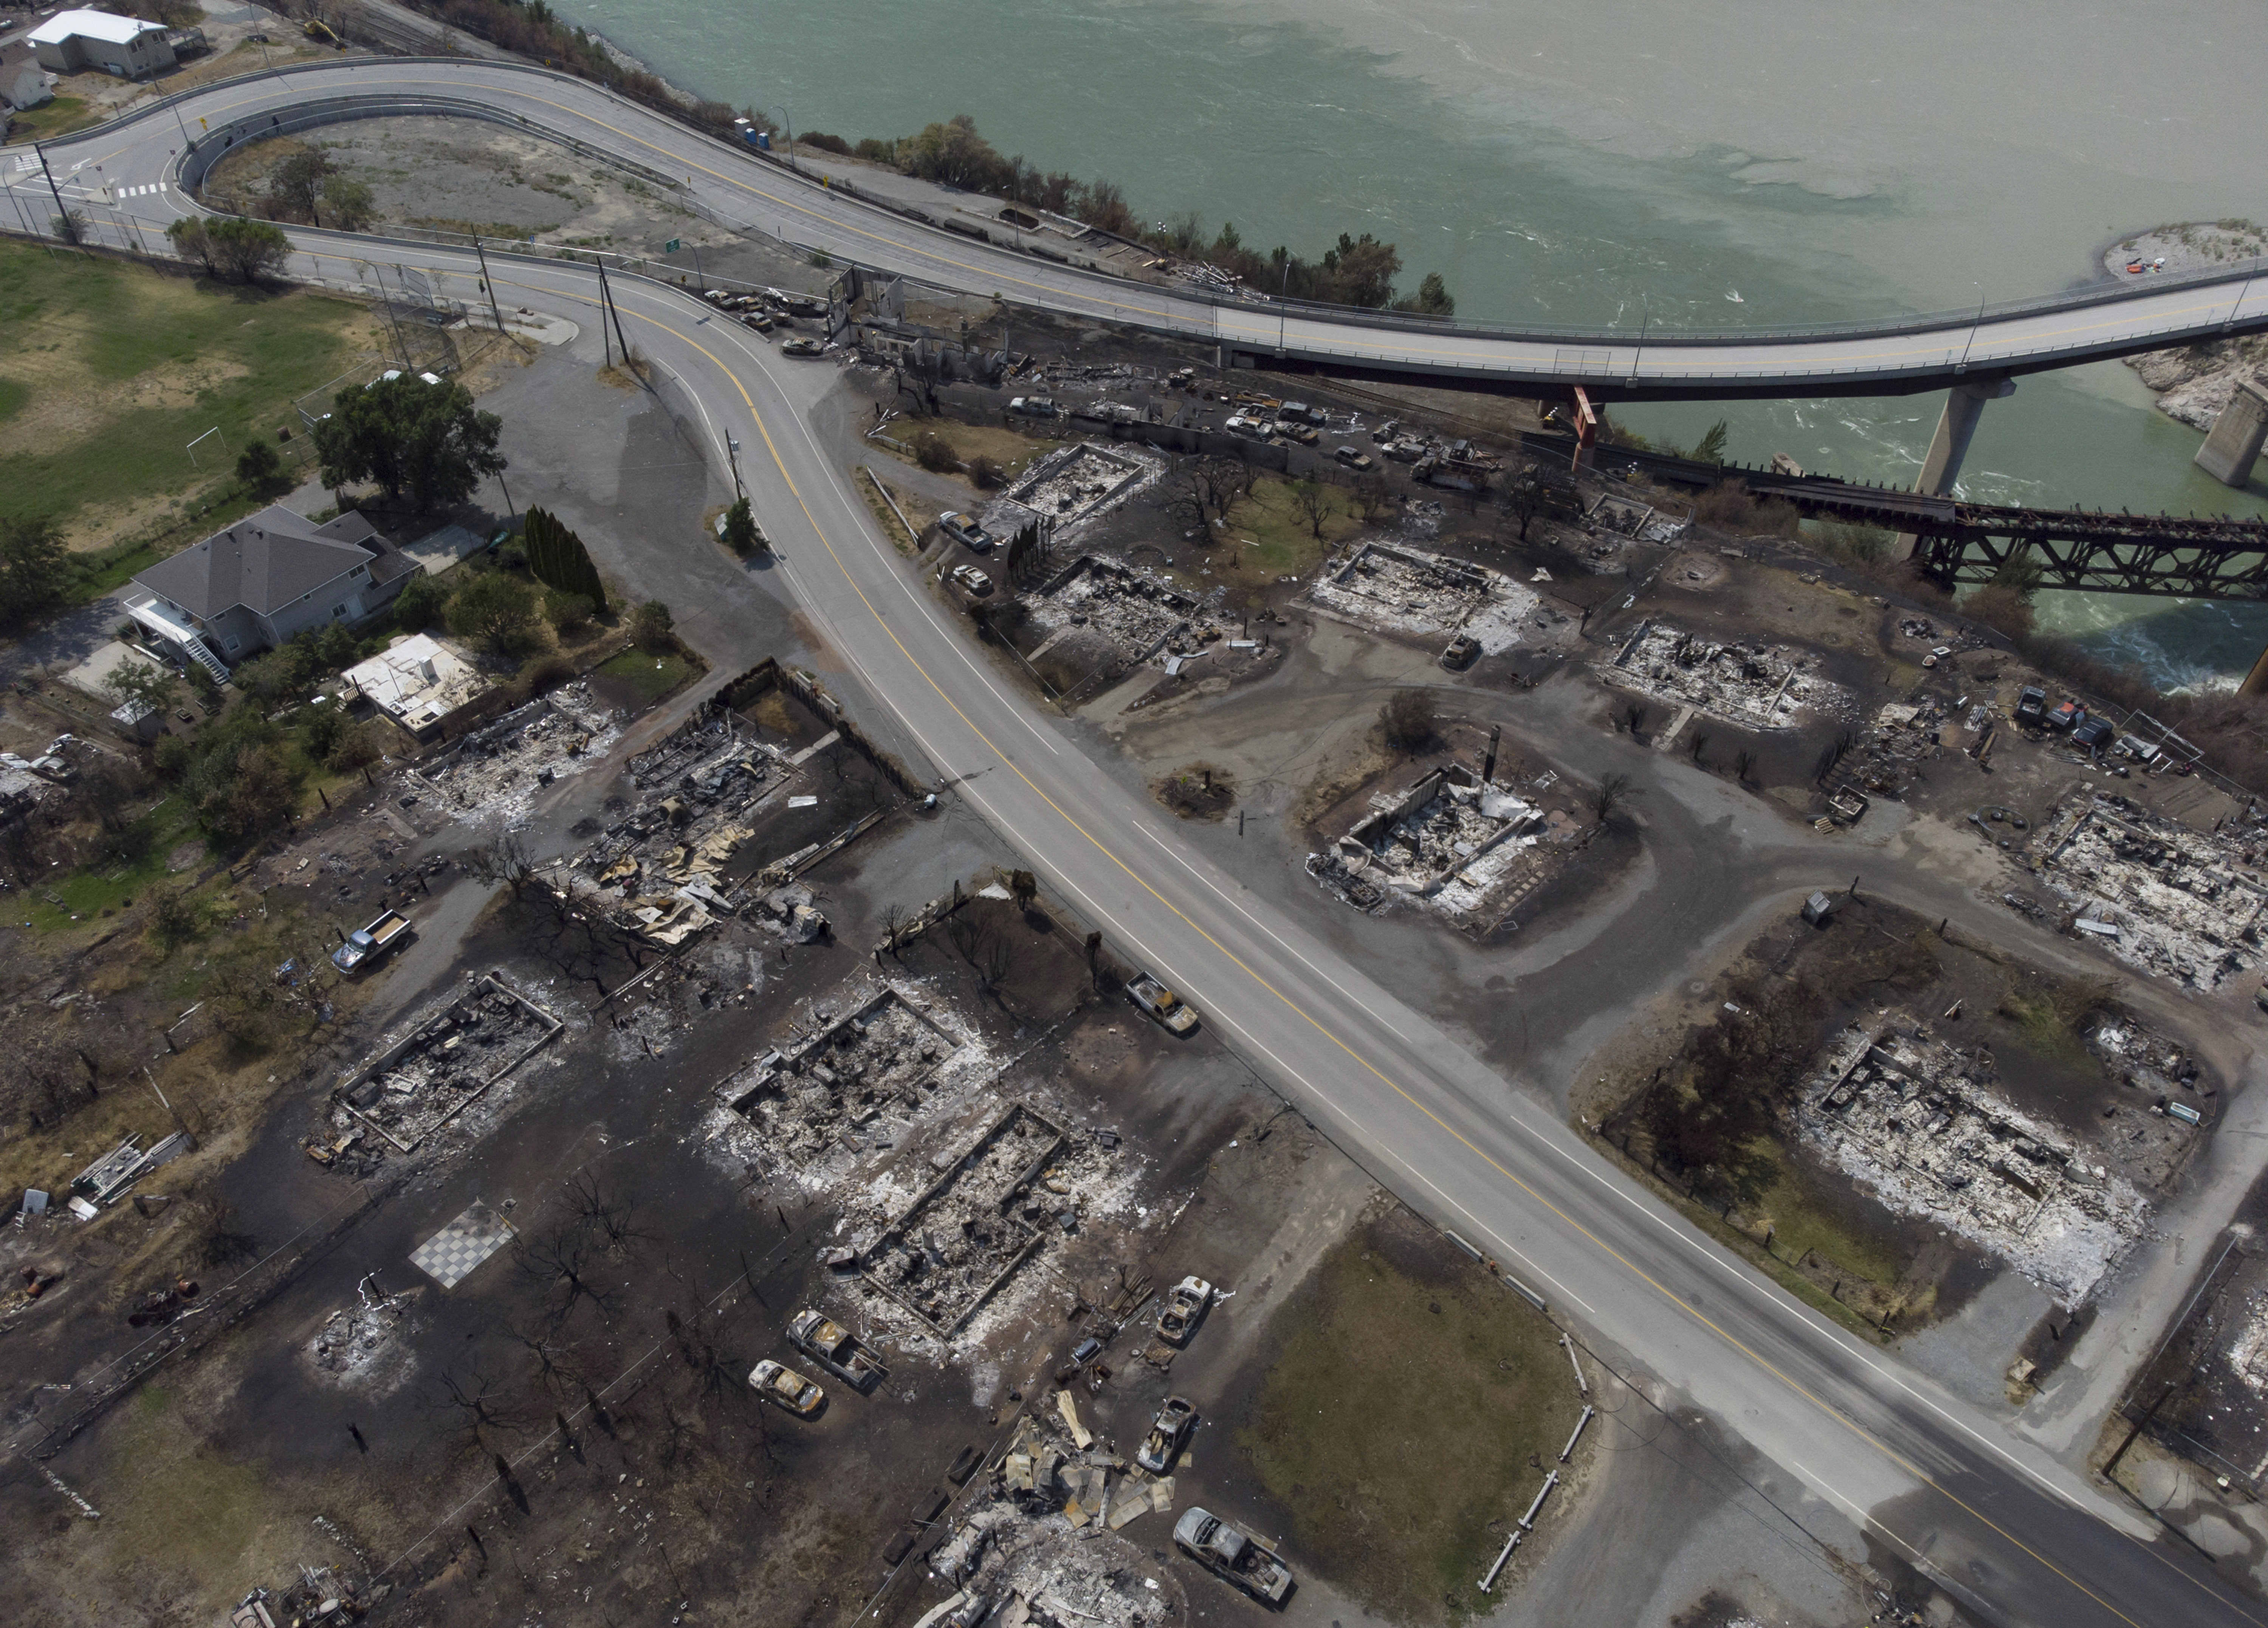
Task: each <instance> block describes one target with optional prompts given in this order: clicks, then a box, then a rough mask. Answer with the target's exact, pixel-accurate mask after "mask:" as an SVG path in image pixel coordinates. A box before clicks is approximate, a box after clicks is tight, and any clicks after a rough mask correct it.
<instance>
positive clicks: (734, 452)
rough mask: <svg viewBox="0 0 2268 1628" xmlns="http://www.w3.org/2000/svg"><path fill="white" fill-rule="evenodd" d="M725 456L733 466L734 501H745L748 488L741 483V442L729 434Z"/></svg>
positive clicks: (726, 438) (726, 440)
mask: <svg viewBox="0 0 2268 1628" xmlns="http://www.w3.org/2000/svg"><path fill="white" fill-rule="evenodd" d="M725 460H726V461H727V462H729V463H730V464H731V465H732V466H733V502H735V503H740V502H743V501H745V500H746V499H747V495H748V489H747V487H745V486H743V485H741V484H740V443H739V442H738V441H736V440H734V439H733V438H732V437H731V436H729V435H728V436H726V437H725Z"/></svg>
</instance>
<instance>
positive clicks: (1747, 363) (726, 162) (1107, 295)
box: [0, 57, 2268, 494]
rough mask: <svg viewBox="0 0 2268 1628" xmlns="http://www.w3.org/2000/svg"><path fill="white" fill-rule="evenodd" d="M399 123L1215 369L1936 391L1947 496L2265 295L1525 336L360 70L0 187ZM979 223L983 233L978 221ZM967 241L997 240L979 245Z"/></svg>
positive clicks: (149, 199) (683, 129) (596, 104)
mask: <svg viewBox="0 0 2268 1628" xmlns="http://www.w3.org/2000/svg"><path fill="white" fill-rule="evenodd" d="M401 114H428V115H435V116H445V117H458V118H471V119H479V120H484V121H487V122H494V123H497V124H502V125H505V126H507V127H510V128H512V129H519V130H522V131H525V132H527V133H530V134H534V135H538V136H544V137H547V138H549V139H551V140H553V141H556V142H558V143H560V144H563V145H566V146H569V147H571V148H574V149H577V150H579V151H585V152H586V153H592V154H594V155H600V156H603V157H605V158H608V159H609V160H610V161H613V162H615V163H618V164H622V165H626V166H630V168H632V169H634V170H636V171H639V172H642V173H644V174H645V175H647V176H648V177H649V178H650V179H651V180H653V181H654V182H656V183H657V184H659V185H661V186H664V187H666V188H671V189H672V191H673V192H674V200H673V201H674V202H678V203H684V204H686V205H688V206H689V207H691V208H693V209H694V210H696V212H698V213H700V214H702V215H703V216H706V217H709V218H710V219H711V220H714V221H716V222H718V224H720V225H726V226H729V227H732V228H734V229H738V230H743V231H748V232H756V233H759V234H762V235H764V236H770V237H774V238H778V239H784V240H785V241H787V242H789V243H792V244H793V245H796V246H798V247H803V248H807V249H813V250H819V251H823V252H825V253H826V254H828V255H829V256H830V257H831V258H833V259H835V260H836V261H839V262H846V263H849V264H853V265H858V266H863V267H869V268H873V269H878V270H883V271H887V272H891V273H895V274H902V275H906V276H912V277H915V278H917V279H918V280H920V281H922V282H925V283H930V284H936V285H938V286H939V287H943V288H947V289H953V290H956V291H962V292H967V293H973V294H978V295H998V296H999V297H1000V298H1005V299H1007V300H1011V301H1014V302H1018V303H1020V304H1024V305H1027V306H1037V307H1040V308H1042V309H1046V310H1049V311H1053V312H1057V313H1065V314H1070V315H1075V316H1081V317H1086V318H1089V319H1093V320H1105V321H1110V322H1116V323H1123V324H1127V325H1130V326H1132V327H1137V328H1147V329H1149V330H1151V331H1152V332H1156V333H1160V334H1168V335H1175V336H1176V337H1180V338H1183V339H1197V340H1199V341H1201V342H1204V343H1210V344H1211V345H1213V346H1214V347H1215V348H1216V349H1217V350H1218V351H1219V355H1220V356H1221V357H1222V360H1223V361H1224V362H1225V363H1228V364H1232V365H1233V364H1236V363H1250V364H1265V365H1268V366H1270V367H1271V368H1279V369H1301V368H1309V369H1314V370H1318V371H1324V372H1332V373H1335V374H1339V375H1343V376H1347V377H1367V378H1398V379H1410V378H1421V379H1441V380H1444V381H1448V380H1454V381H1456V382H1458V383H1460V384H1462V385H1466V386H1472V387H1483V388H1488V389H1492V390H1500V391H1503V392H1506V393H1507V394H1519V395H1522V396H1529V397H1537V398H1543V399H1558V400H1574V399H1576V398H1577V395H1578V393H1579V392H1580V394H1581V396H1582V397H1583V398H1586V399H1587V401H1589V402H1591V403H1599V404H1604V403H1608V402H1614V401H1696V400H1698V401H1718V400H1730V399H1737V398H1748V397H1763V398H1786V397H1795V396H1831V395H1868V396H1873V395H1898V394H1915V393H1918V392H1922V391H1929V390H1947V391H1948V393H1949V394H1948V405H1947V408H1946V411H1945V415H1944V417H1943V420H1942V422H1941V423H1940V425H1939V428H1938V433H1937V437H1936V438H1935V441H1934V442H1933V445H1932V447H1931V449H1930V453H1929V456H1928V458H1927V460H1926V463H1925V467H1924V469H1923V474H1922V478H1921V480H1920V482H1919V490H1922V491H1924V492H1926V493H1938V494H1941V493H1946V492H1949V491H1951V490H1952V488H1953V482H1954V478H1955V475H1957V474H1958V472H1959V469H1960V466H1961V460H1962V455H1963V453H1965V452H1966V450H1967V447H1968V444H1969V440H1970V435H1971V434H1972V433H1973V432H1974V431H1975V428H1976V424H1977V417H1978V415H1979V414H1980V412H1981V411H1982V409H1983V405H1984V403H1985V401H1990V400H1992V399H1993V398H1995V397H1996V396H2001V395H2006V394H2008V393H2009V392H2011V391H2012V390H2014V388H2015V382H2014V381H2015V379H2017V378H2018V377H2020V376H2021V375H2022V374H2025V373H2030V372H2042V371H2044V370H2047V369H2051V368H2059V367H2068V366H2072V365H2075V364H2079V363H2082V362H2092V361H2099V360H2102V359H2104V358H2106V357H2124V356H2132V355H2135V354H2137V353H2139V352H2141V351H2146V350H2162V349H2166V348H2168V347H2171V346H2177V345H2184V344H2191V343H2196V342H2198V341H2200V340H2205V339H2212V338H2218V337H2221V336H2223V335H2232V334H2243V333H2252V332H2258V331H2263V330H2268V278H2262V277H2257V276H2255V273H2256V272H2257V271H2258V270H2259V269H2261V265H2260V262H2252V263H2251V264H2250V265H2241V266H2235V267H2232V268H2230V269H2228V270H2225V271H2215V272H2210V273H2199V274H2194V275H2190V276H2151V277H2147V278H2141V279H2137V280H2135V281H2133V282H2131V283H2107V284H2099V285H2090V286H2088V287H2085V288H2081V289H2078V290H2074V291H2069V292H2066V293H2061V294H2051V295H2047V296H2044V297H2042V298H2036V299H2030V300H2025V301H2021V302H2018V303H2015V304H2013V305H2002V306H1981V305H1980V306H1978V307H1977V308H1976V309H1973V310H1967V311H1961V312H1953V313H1939V314H1934V315H1922V316H1903V315H1902V316H1895V317H1889V318H1886V319H1882V320H1874V321H1867V322H1858V323H1849V324H1840V325H1832V326H1826V327H1817V328H1741V329H1735V330H1720V331H1706V332H1696V331H1673V330H1668V329H1650V330H1649V329H1647V328H1644V327H1641V328H1640V329H1639V330H1638V331H1637V332H1635V333H1633V332H1631V330H1628V329H1621V328H1616V329H1566V330H1562V331H1557V332H1535V331H1527V330H1521V329H1515V328H1506V327H1501V326H1493V325H1490V324H1485V323H1478V322H1470V321H1456V320H1438V319H1432V318H1424V317H1418V316H1413V315H1410V314H1407V313H1394V312H1384V311H1363V310H1352V309H1348V308H1345V307H1337V306H1306V305H1300V304H1296V303H1284V302H1278V301H1275V300H1269V299H1257V298H1230V297H1227V296H1225V295H1221V294H1218V293H1212V292H1207V291H1201V290H1199V289H1197V288H1196V287H1194V286H1191V285H1189V284H1182V283H1180V282H1173V283H1169V284H1148V283H1136V282H1130V281H1128V280H1126V279H1124V278H1122V277H1117V276H1108V275H1104V274H1101V273H1099V272H1096V271H1094V270H1090V269H1084V268H1082V267H1079V266H1077V265H1074V264H1070V263H1065V260H1064V257H1063V256H1062V255H1060V254H1056V253H1055V252H1053V251H1049V250H1048V249H1046V248H1045V247H1042V244H1043V239H1046V238H1047V237H1048V234H1047V233H1045V232H1025V231H1020V230H1015V229H1013V228H1012V227H1010V226H1009V225H1007V224H1006V223H1005V221H1004V220H1002V219H1000V218H999V215H1000V206H999V205H998V203H997V202H996V201H993V200H988V199H983V198H977V197H974V196H973V195H958V198H957V199H956V200H955V201H954V207H953V208H952V209H951V210H950V211H949V217H950V218H951V219H952V220H953V222H954V225H955V226H956V227H957V228H958V229H957V230H951V231H948V230H946V229H945V227H944V226H943V225H938V224H932V220H931V219H929V218H924V217H923V216H922V215H921V214H920V213H919V212H917V211H916V210H914V209H913V208H912V207H911V206H907V205H901V206H900V207H895V208H893V207H885V206H884V205H883V204H882V203H880V202H877V201H875V200H874V199H873V198H870V197H868V196H865V195H863V193H864V192H865V190H866V189H864V188H858V179H857V178H858V171H856V170H855V169H854V168H851V166H836V171H837V172H839V173H828V169H827V167H826V166H824V165H817V166H807V167H806V173H791V172H790V171H788V170H786V169H784V167H782V166H781V165H780V163H779V162H778V160H777V158H775V157H773V156H771V155H769V154H759V153H757V152H755V151H753V150H751V149H749V148H747V147H745V146H743V145H740V144H735V143H733V142H731V141H727V140H725V139H722V138H719V137H717V136H710V135H706V134H703V133H702V132H699V131H696V130H694V129H689V128H688V127H687V126H686V125H684V124H682V123H680V122H676V121H674V120H672V119H670V118H668V117H666V116H665V115H663V114H659V113H657V112H654V111H652V109H649V108H646V107H642V106H639V105H637V104H636V103H633V102H630V101H628V100H626V99H622V98H621V97H617V96H615V95H613V94H611V93H610V92H607V91H604V90H602V89H600V88H599V87H598V86H596V85H591V84H589V83H588V82H586V81H584V80H580V79H577V78H573V77H569V76H566V75H563V74H558V73H554V72H550V71H548V70H542V69H539V68H534V67H532V66H526V65H520V64H515V63H504V62H493V61H476V60H472V59H468V58H464V57H441V58H414V57H398V58H376V59H372V58H354V59H347V60H342V61H338V62H331V63H307V64H301V65H297V66H292V67H288V68H283V69H279V70H275V71H274V72H271V73H263V74H260V75H256V76H251V77H244V78H239V79H235V80H231V81H227V82H225V83H222V84H217V85H210V86H205V87H203V88H200V89H197V90H194V91H190V92H185V93H182V94H180V95H178V96H174V97H170V98H166V99H162V100H159V101H157V102H154V103H151V104H146V105H144V106H143V107H138V108H136V109H135V110H134V111H133V112H132V113H130V114H128V115H127V116H126V117H124V118H122V119H120V120H117V121H114V122H112V123H109V124H107V125H104V126H101V127H99V129H93V130H89V131H86V132H84V133H82V134H79V135H77V136H70V137H67V138H65V139H63V140H60V141H55V142H50V143H48V144H46V146H45V149H44V151H43V152H42V154H41V155H40V157H41V160H42V167H41V168H40V171H39V173H36V174H33V173H27V172H25V171H23V170H21V169H18V168H13V167H10V166H0V169H4V170H5V171H6V173H0V183H4V184H5V185H6V186H7V187H8V188H9V190H10V191H11V192H12V193H13V194H14V195H15V201H16V203H18V206H19V208H21V207H23V206H25V204H26V197H27V195H28V196H29V197H31V198H32V199H33V201H34V202H36V199H37V198H38V197H39V196H40V195H43V194H44V195H48V205H47V206H46V207H45V208H44V209H43V210H40V211H39V213H38V214H36V215H31V216H26V217H25V218H26V220H27V221H33V222H35V223H36V222H37V221H38V220H39V218H40V217H41V216H49V215H52V214H53V212H54V211H55V209H57V208H60V207H63V206H69V207H71V208H76V209H80V210H85V211H86V212H87V213H88V215H89V216H90V217H91V223H90V224H91V225H92V227H93V229H94V231H95V232H96V233H97V234H98V235H103V236H107V237H110V238H114V239H118V240H121V241H124V242H127V243H128V245H129V247H130V246H131V239H130V234H131V233H132V232H134V231H135V230H136V227H137V225H138V226H139V227H140V228H141V229H142V230H144V232H146V231H148V230H150V229H152V228H154V229H157V230H160V231H162V229H163V227H164V225H165V224H166V222H167V221H169V220H171V219H173V218H174V217H177V216H179V215H181V214H185V213H189V212H193V211H194V210H195V209H196V208H197V205H196V204H195V201H194V194H195V189H196V188H197V186H198V184H199V183H200V182H201V181H202V180H203V177H204V175H205V173H207V172H208V171H209V170H210V167H211V166H212V164H213V163H214V162H215V161H216V160H217V159H218V158H220V157H221V156H223V155H224V154H225V152H227V151H229V150H230V149H231V148H232V147H233V146H235V145H236V144H239V143H240V142H243V141H247V140H251V139H256V138H258V137H260V136H271V135H282V134H289V133H291V132H294V131H301V130H306V129H313V128H317V127H320V126H321V125H325V124H330V123H337V122H344V121H348V120H353V119H360V118H370V117H379V116H389V115H401ZM837 181H841V182H844V183H848V184H843V185H838V184H836V183H837ZM854 188H858V190H856V191H854ZM964 200H965V202H962V201H964ZM0 214H4V211H0ZM938 214H939V217H946V216H947V214H948V211H946V210H939V211H938ZM985 217H990V219H991V221H992V225H991V226H990V230H987V229H986V228H985V227H984V226H983V225H973V224H972V223H974V222H979V221H981V220H982V219H983V218H985ZM975 232H983V234H984V237H985V238H989V239H991V240H989V241H987V240H982V239H980V238H979V237H978V236H976V235H973V233H975ZM2255 405H2256V406H2257V409H2259V410H2256V411H2252V412H2251V413H2250V416H2248V417H2246V423H2245V425H2244V426H2242V430H2243V432H2244V433H2249V436H2250V444H2249V447H2247V448H2242V449H2234V450H2231V451H2228V452H2225V453H2223V454H2222V455H2221V456H2220V460H2219V466H2218V467H2216V472H2217V473H2220V474H2221V475H2222V478H2223V479H2226V480H2228V481H2230V483H2231V484H2234V485H2238V486H2242V484H2243V483H2244V480H2245V477H2246V475H2247V473H2248V472H2249V470H2250V464H2251V461H2252V456H2254V455H2257V453H2258V451H2259V446H2260V441H2261V433H2260V432H2261V431H2262V429H2263V428H2264V427H2268V401H2261V402H2258V403H2257V404H2255ZM2240 416H2243V415H2240ZM2236 428H2238V427H2237V426H2234V425H2232V429H2236ZM2239 438H2240V439H2242V438H2243V434H2242V433H2240V435H2239ZM2240 452H2241V453H2242V455H2241V456H2240V455H2238V454H2239V453H2240ZM2238 466H2241V467H2238Z"/></svg>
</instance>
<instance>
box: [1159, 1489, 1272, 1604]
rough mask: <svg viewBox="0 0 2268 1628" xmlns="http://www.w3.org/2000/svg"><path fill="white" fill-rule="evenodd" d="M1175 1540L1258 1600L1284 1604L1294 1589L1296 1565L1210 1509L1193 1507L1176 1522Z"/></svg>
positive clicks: (1193, 1555)
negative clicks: (1285, 1560) (1293, 1580)
mask: <svg viewBox="0 0 2268 1628" xmlns="http://www.w3.org/2000/svg"><path fill="white" fill-rule="evenodd" d="M1174 1542H1175V1543H1177V1544H1178V1545H1180V1547H1181V1548H1182V1551H1183V1552H1185V1553H1186V1554H1188V1555H1189V1557H1190V1558H1192V1559H1194V1560H1196V1561H1197V1564H1198V1565H1202V1566H1204V1568H1205V1570H1207V1571H1209V1572H1211V1573H1213V1575H1214V1576H1216V1577H1219V1578H1220V1579H1221V1580H1224V1581H1226V1582H1229V1583H1233V1584H1234V1585H1235V1586H1236V1587H1239V1588H1241V1589H1243V1590H1244V1592H1245V1593H1247V1594H1248V1595H1251V1596H1252V1597H1253V1598H1254V1599H1256V1600H1261V1601H1264V1602H1267V1603H1268V1604H1270V1605H1281V1604H1283V1603H1284V1597H1285V1595H1288V1594H1290V1593H1291V1592H1292V1568H1291V1567H1289V1566H1287V1565H1285V1564H1284V1557H1283V1556H1281V1555H1279V1554H1278V1553H1277V1552H1276V1551H1274V1550H1272V1549H1270V1548H1269V1547H1268V1545H1267V1544H1265V1543H1262V1542H1261V1541H1260V1540H1259V1539H1258V1538H1256V1537H1255V1536H1252V1534H1251V1533H1249V1532H1247V1531H1245V1530H1244V1529H1241V1528H1240V1527H1236V1526H1233V1525H1231V1524H1230V1523H1229V1522H1228V1521H1224V1520H1222V1519H1221V1518H1220V1517H1219V1515H1217V1514H1212V1513H1211V1511H1209V1510H1204V1509H1192V1510H1190V1511H1189V1513H1188V1514H1185V1515H1183V1516H1182V1518H1181V1519H1180V1520H1179V1521H1175V1523H1174Z"/></svg>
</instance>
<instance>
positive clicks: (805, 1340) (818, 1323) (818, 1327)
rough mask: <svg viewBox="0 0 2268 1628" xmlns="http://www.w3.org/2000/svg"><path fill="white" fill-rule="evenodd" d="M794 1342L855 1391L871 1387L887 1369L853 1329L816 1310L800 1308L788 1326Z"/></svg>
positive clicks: (799, 1349) (798, 1348)
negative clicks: (855, 1337)
mask: <svg viewBox="0 0 2268 1628" xmlns="http://www.w3.org/2000/svg"><path fill="white" fill-rule="evenodd" d="M787 1337H788V1341H789V1343H790V1344H792V1345H793V1346H794V1347H795V1348H796V1349H797V1350H798V1351H799V1352H802V1353H803V1354H804V1355H805V1356H806V1357H808V1358H810V1359H812V1360H813V1361H814V1362H816V1363H817V1364H818V1365H819V1366H821V1367H822V1368H825V1369H826V1370H827V1371H828V1373H829V1374H834V1375H835V1376H836V1378H837V1379H840V1380H844V1381H848V1382H849V1383H850V1385H851V1388H852V1389H856V1390H861V1391H864V1390H871V1389H873V1387H874V1386H875V1385H876V1384H877V1383H878V1382H880V1380H881V1377H882V1375H883V1374H884V1373H885V1372H886V1370H885V1369H884V1368H883V1366H882V1365H881V1364H880V1363H879V1362H877V1361H875V1360H874V1358H873V1353H872V1352H869V1351H868V1350H867V1349H866V1348H865V1345H864V1344H861V1343H860V1342H859V1341H858V1340H857V1339H854V1338H853V1337H851V1330H848V1329H846V1328H844V1327H843V1325H842V1324H840V1323H838V1322H829V1321H828V1319H827V1318H826V1317H825V1316H823V1315H821V1314H820V1313H818V1312H815V1311H800V1312H798V1313H797V1314H796V1315H795V1321H794V1322H791V1323H789V1324H788V1325H787Z"/></svg>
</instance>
